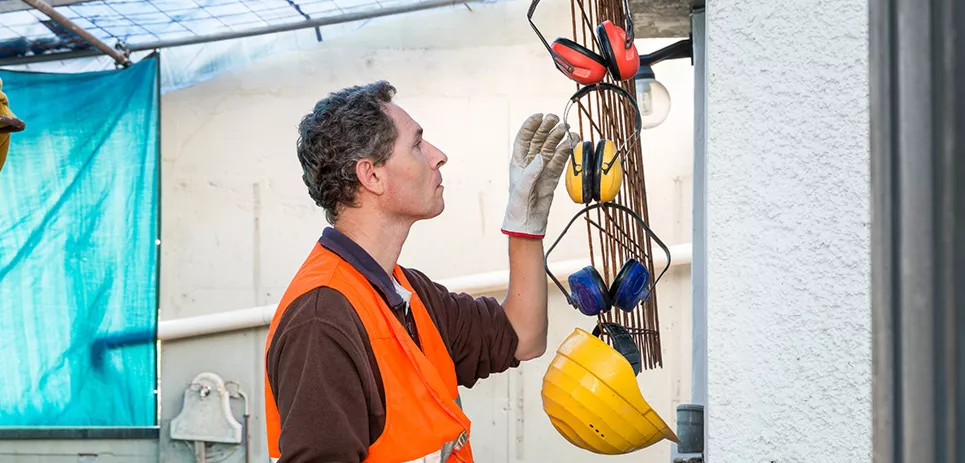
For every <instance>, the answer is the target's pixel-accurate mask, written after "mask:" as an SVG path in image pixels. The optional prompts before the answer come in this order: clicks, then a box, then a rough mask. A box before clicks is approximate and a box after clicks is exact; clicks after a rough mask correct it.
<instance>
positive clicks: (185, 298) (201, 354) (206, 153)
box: [160, 0, 693, 462]
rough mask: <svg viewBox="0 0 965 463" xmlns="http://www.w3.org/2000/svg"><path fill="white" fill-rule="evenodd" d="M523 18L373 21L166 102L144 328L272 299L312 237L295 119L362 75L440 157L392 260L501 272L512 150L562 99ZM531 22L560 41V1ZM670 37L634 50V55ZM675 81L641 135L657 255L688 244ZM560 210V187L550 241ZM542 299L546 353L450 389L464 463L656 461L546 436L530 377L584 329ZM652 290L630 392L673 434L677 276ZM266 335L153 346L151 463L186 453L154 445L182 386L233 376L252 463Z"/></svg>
mask: <svg viewBox="0 0 965 463" xmlns="http://www.w3.org/2000/svg"><path fill="white" fill-rule="evenodd" d="M528 6H529V2H526V1H524V0H523V1H520V0H517V1H511V2H505V3H499V4H492V5H472V11H470V10H468V9H467V8H465V7H463V6H461V5H460V6H458V7H453V8H445V9H440V10H436V11H428V12H422V13H412V14H407V15H404V16H398V17H395V18H386V19H383V20H379V21H373V22H372V23H370V24H369V25H368V26H366V27H365V28H363V29H362V30H361V31H360V32H359V33H357V34H356V35H354V36H352V37H349V38H343V39H339V40H333V41H330V42H325V43H321V44H318V45H317V47H314V48H311V49H308V50H301V51H295V52H291V53H286V54H279V55H276V56H273V57H271V58H269V59H265V60H262V61H260V62H257V63H255V64H253V65H251V66H248V67H246V68H244V69H240V70H237V71H234V72H229V73H226V74H224V75H221V76H219V77H217V78H214V79H212V80H210V81H208V82H205V83H202V84H200V85H197V86H194V87H191V88H188V89H184V90H181V91H177V92H172V93H170V94H168V95H165V96H164V98H163V99H162V103H163V111H162V117H163V119H162V124H163V125H162V151H163V164H162V168H163V171H162V181H163V191H162V244H161V247H162V263H161V272H162V275H161V319H162V320H170V319H176V318H182V317H190V316H197V315H204V314H210V313H216V312H222V311H226V310H232V309H240V308H247V307H252V306H258V305H264V304H271V303H275V302H277V300H278V298H279V297H280V296H281V293H282V292H283V291H284V289H285V288H286V286H287V284H288V282H289V280H290V278H291V277H292V275H293V274H294V272H295V271H296V270H297V268H298V265H299V264H300V263H301V262H302V261H303V259H304V258H305V255H306V253H307V252H308V251H309V250H310V248H311V247H312V246H313V244H314V242H315V240H316V239H317V237H318V235H319V233H320V231H321V229H322V228H323V227H324V226H325V225H326V224H325V221H324V214H323V212H322V211H321V210H320V209H318V208H317V207H316V206H315V205H314V204H313V203H312V201H311V199H310V198H309V197H308V194H307V192H306V188H305V186H304V185H303V184H302V181H301V178H300V177H301V170H300V167H299V165H298V162H297V159H296V157H295V153H294V145H295V139H296V127H297V124H298V121H299V119H300V118H301V117H302V116H303V115H304V114H305V113H307V112H308V111H310V110H311V108H312V106H313V105H314V103H315V101H316V100H318V99H319V98H321V97H323V96H325V95H326V94H327V93H328V92H331V91H334V90H337V89H339V88H342V87H345V86H348V85H353V84H359V83H367V82H371V81H374V80H378V79H386V80H389V81H390V82H391V83H393V84H394V85H396V86H397V88H398V89H399V94H398V96H397V99H396V101H397V102H398V103H399V104H400V105H401V106H403V107H404V108H406V109H407V110H408V111H409V112H410V114H412V116H413V117H414V118H415V119H416V120H417V121H419V122H420V123H421V124H422V126H423V127H424V128H425V130H426V135H425V136H426V138H427V139H428V140H430V141H432V142H433V143H434V144H435V145H436V146H438V147H440V148H441V149H442V150H444V151H445V152H446V153H447V154H448V156H449V162H448V164H447V165H446V166H445V167H444V168H443V176H444V179H445V183H446V185H447V186H446V211H445V212H444V213H443V214H442V215H441V216H440V217H438V218H436V219H433V220H431V221H427V222H422V223H419V224H417V225H416V226H415V227H414V228H413V230H412V233H411V235H410V237H409V241H408V242H407V244H406V247H405V248H404V250H403V253H402V256H401V262H400V263H401V264H402V265H407V266H411V267H415V268H420V269H422V270H423V271H425V272H426V273H427V274H428V275H429V276H430V277H432V278H435V279H442V278H449V277H455V276H461V275H469V274H474V273H478V272H486V271H493V270H503V269H506V268H507V264H508V260H507V254H506V237H505V236H504V235H502V234H501V233H500V231H499V227H500V223H501V221H502V217H503V212H504V208H505V203H506V199H507V183H508V173H507V163H508V160H509V156H510V150H511V146H512V142H513V138H514V137H515V134H516V131H517V129H518V127H519V125H520V124H521V123H522V122H523V120H524V119H525V118H526V117H527V116H528V115H530V114H531V113H534V112H554V113H556V114H558V115H561V114H562V111H563V109H564V105H565V103H566V99H567V98H568V97H569V96H570V95H571V94H572V93H573V92H574V91H575V85H574V84H573V83H572V82H571V81H569V80H567V79H566V78H565V77H564V76H563V75H562V74H560V73H559V72H558V71H557V70H556V69H555V68H554V67H553V64H552V61H551V60H550V58H549V56H548V54H547V53H546V50H545V49H544V48H543V47H542V45H541V44H540V43H539V41H538V39H537V37H536V35H535V34H534V33H533V31H532V29H531V28H530V26H529V24H528V22H527V21H526V9H527V7H528ZM535 20H536V21H537V24H538V25H540V26H541V27H543V28H544V29H543V32H544V34H546V36H547V37H548V39H549V40H552V38H553V37H555V36H556V35H560V34H567V33H568V31H570V27H571V26H570V12H569V3H568V2H544V3H541V5H540V9H539V10H538V11H537V15H536V18H535ZM671 42H672V41H671V40H661V41H643V40H642V41H640V47H641V52H643V51H645V50H650V51H652V50H655V49H657V48H659V47H661V46H663V45H666V44H668V43H671ZM692 69H693V68H692V67H691V65H690V62H689V61H688V60H679V61H673V62H667V63H664V64H660V65H658V67H657V69H656V71H657V74H658V77H659V78H660V79H661V81H663V82H664V84H665V85H666V86H667V87H668V89H669V90H670V92H671V94H672V96H673V98H674V100H673V101H674V107H673V109H672V110H671V114H670V116H669V118H668V120H667V121H666V122H665V123H664V125H662V126H660V127H658V128H656V129H653V130H651V131H648V132H645V134H644V149H645V154H644V159H645V163H646V164H645V165H646V176H647V177H646V181H647V193H648V198H649V207H650V219H651V222H652V226H653V228H654V229H655V230H656V232H657V233H658V234H659V235H660V236H661V238H662V239H663V240H664V242H666V243H667V244H678V243H687V242H689V241H690V207H691V206H690V195H691V184H690V182H691V179H690V172H691V170H692V146H693V145H692V135H691V134H692V120H693V114H692V106H693V91H692V81H693V77H692ZM571 118H572V119H573V120H574V121H575V115H574V114H571ZM577 209H578V206H577V205H575V204H573V203H572V202H571V201H570V200H569V198H568V197H567V195H566V192H565V189H564V188H563V186H562V184H561V185H560V188H559V189H558V190H557V195H556V200H555V201H554V207H553V212H552V216H551V220H550V223H549V229H548V233H549V237H550V238H551V239H552V238H555V233H558V232H559V231H560V230H561V229H562V227H563V226H564V225H565V223H566V222H567V221H568V220H569V219H570V217H571V215H572V213H573V212H574V211H576V210H577ZM582 228H584V227H578V226H574V227H573V229H571V231H570V233H569V235H568V236H567V238H566V239H565V240H564V243H567V245H566V246H563V245H561V247H559V248H557V250H555V251H554V253H553V255H552V258H553V260H566V259H574V258H582V257H586V255H587V250H586V244H585V243H586V238H585V235H583V234H582V233H580V229H582ZM467 245H468V246H467ZM547 246H548V243H547ZM460 248H461V249H460ZM550 291H551V292H550V296H551V300H550V305H551V307H550V334H549V336H550V338H549V343H550V352H548V353H547V355H545V356H544V357H543V358H541V359H538V360H534V361H531V362H527V363H525V364H524V365H523V366H522V367H521V368H519V369H517V370H514V371H510V372H507V373H504V374H500V375H494V376H493V377H491V378H489V379H487V380H484V381H482V382H480V383H479V384H478V385H477V386H476V387H474V388H473V389H472V390H470V391H464V392H465V394H466V395H465V400H464V404H465V405H466V407H467V409H468V411H469V415H470V418H472V419H473V422H474V441H473V442H474V449H475V452H476V455H477V456H478V458H479V461H486V462H509V461H531V462H544V461H558V462H567V461H668V460H669V455H670V444H669V442H667V441H664V442H662V443H659V444H657V445H654V446H653V447H651V448H648V449H645V450H642V451H640V452H637V453H634V454H631V455H627V456H624V457H619V458H605V457H600V456H595V455H592V454H589V453H587V452H584V451H582V450H580V449H578V448H576V447H573V446H572V445H570V444H569V443H567V442H566V441H565V440H564V439H563V438H562V437H561V436H559V435H558V434H557V433H556V431H555V430H554V429H553V428H552V426H551V425H550V424H549V421H548V419H547V418H546V415H545V414H544V413H543V411H542V406H541V403H540V396H539V390H540V383H541V380H542V376H543V373H544V372H545V370H546V366H547V365H548V363H549V361H550V360H551V359H552V356H553V350H555V348H556V346H558V345H559V343H560V342H561V341H562V340H563V339H564V338H565V337H566V336H567V335H569V334H570V333H571V332H572V330H573V328H574V327H576V326H581V327H584V328H588V327H589V326H591V322H592V320H591V319H589V318H587V317H584V316H582V315H580V314H578V313H576V312H575V311H574V310H573V309H572V308H570V307H569V306H566V305H565V303H564V301H563V299H562V297H560V296H559V294H558V291H557V290H556V288H555V287H554V286H551V287H550ZM658 295H659V299H658V300H659V302H660V321H661V335H662V339H663V359H664V368H663V369H660V370H656V371H648V372H644V373H642V374H641V375H640V376H639V383H640V386H641V390H642V392H643V394H644V396H645V397H646V398H647V399H648V400H649V401H650V403H651V405H652V406H653V407H654V408H655V409H656V410H657V411H658V412H659V413H660V415H661V416H663V417H664V419H666V420H667V421H668V422H670V423H671V426H674V424H673V422H674V419H675V407H676V404H677V403H678V402H680V401H681V400H683V401H685V402H686V401H688V400H689V394H690V392H689V378H690V363H689V361H690V345H689V336H690V325H689V323H690V322H689V320H690V287H689V269H688V268H687V267H686V266H683V267H676V268H674V269H673V270H672V271H671V272H668V274H667V275H666V276H665V277H664V279H662V280H661V286H660V287H658ZM492 296H495V297H497V298H500V299H501V298H502V297H503V295H502V294H492ZM265 334H266V332H265V330H249V331H243V332H237V333H228V334H224V335H220V336H214V337H208V338H197V339H190V340H183V341H176V342H166V343H164V345H163V352H162V359H161V381H162V385H161V387H162V389H161V394H162V408H161V415H162V422H163V424H164V426H165V427H164V428H162V441H161V445H160V446H161V461H171V462H175V461H178V462H180V461H190V458H191V457H192V455H191V454H190V453H189V449H188V448H187V447H186V446H184V445H183V443H172V442H170V441H169V439H167V437H165V436H166V435H167V433H168V432H169V431H168V428H167V423H168V422H169V420H170V419H171V418H172V417H174V416H175V415H176V414H177V413H178V412H179V411H180V408H181V401H182V393H183V389H184V387H186V386H187V384H188V382H189V381H190V380H191V378H193V377H194V376H195V375H196V374H197V373H200V372H202V371H213V372H215V373H218V374H220V375H221V376H222V377H224V379H226V380H234V381H237V382H239V383H240V384H241V385H242V387H243V388H244V390H245V391H246V392H247V393H248V394H249V396H250V397H251V398H252V402H251V404H250V407H251V410H252V417H251V420H252V421H251V429H252V432H253V442H252V451H253V455H255V456H258V457H263V456H264V455H265V453H264V452H265V447H264V431H263V430H264V421H263V419H262V414H263V413H262V410H263V408H264V405H263V401H262V397H263V390H262V375H263V369H262V364H261V358H262V355H263V349H264V336H265ZM234 406H235V407H239V406H240V404H238V403H236V404H235V405H234ZM236 416H238V417H239V418H240V412H238V411H237V410H236ZM239 457H240V453H239V454H236V455H235V456H234V457H232V458H235V459H228V460H226V461H240V460H236V458H239Z"/></svg>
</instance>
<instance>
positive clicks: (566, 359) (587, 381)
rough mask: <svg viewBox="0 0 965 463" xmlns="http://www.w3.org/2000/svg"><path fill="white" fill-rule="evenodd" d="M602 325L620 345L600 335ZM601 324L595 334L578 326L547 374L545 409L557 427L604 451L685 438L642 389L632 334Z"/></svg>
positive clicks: (586, 445)
mask: <svg viewBox="0 0 965 463" xmlns="http://www.w3.org/2000/svg"><path fill="white" fill-rule="evenodd" d="M600 325H602V326H603V328H604V329H606V330H607V332H608V334H610V339H611V340H612V341H613V343H614V346H616V347H617V349H614V348H613V347H610V346H609V345H608V344H607V343H605V342H603V340H601V339H600V338H598V337H597V335H598V333H599V329H600ZM600 325H598V326H597V329H595V330H594V334H590V333H588V332H586V331H584V330H582V329H580V328H576V330H574V331H573V333H572V334H571V335H570V336H569V337H568V338H566V340H565V341H563V343H562V344H560V347H559V348H558V349H557V350H556V357H555V358H554V359H553V361H552V362H551V363H550V366H549V368H548V369H547V370H546V374H545V375H544V376H543V388H542V392H541V395H542V396H543V410H544V411H545V412H546V414H547V415H548V416H549V419H550V422H552V423H553V427H555V428H556V430H557V431H558V432H559V433H560V434H561V435H562V436H563V437H564V438H566V440H568V441H569V442H570V443H572V444H573V445H576V446H577V447H580V448H583V449H585V450H589V451H591V452H594V453H599V454H604V455H620V454H625V453H630V452H634V451H637V450H640V449H642V448H645V447H649V446H651V445H653V444H656V443H657V442H660V441H661V440H663V439H669V440H671V441H673V442H677V443H680V439H679V438H677V435H676V434H675V433H674V432H673V431H672V430H671V429H670V427H669V426H667V423H665V422H664V421H663V419H662V418H660V416H659V415H658V414H657V412H656V411H654V410H653V409H652V408H650V404H648V403H647V401H646V400H645V399H644V398H643V395H642V394H640V388H639V387H638V386H637V373H639V372H640V350H639V349H638V348H637V346H636V344H635V343H634V342H633V339H632V338H631V337H630V335H629V333H627V331H626V330H625V329H624V328H623V327H622V326H620V325H618V324H615V323H601V324H600ZM628 343H629V344H628Z"/></svg>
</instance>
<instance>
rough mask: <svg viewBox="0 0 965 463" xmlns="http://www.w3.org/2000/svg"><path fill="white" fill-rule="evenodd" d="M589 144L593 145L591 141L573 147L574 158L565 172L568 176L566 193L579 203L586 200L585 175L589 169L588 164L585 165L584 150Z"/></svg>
mask: <svg viewBox="0 0 965 463" xmlns="http://www.w3.org/2000/svg"><path fill="white" fill-rule="evenodd" d="M587 145H590V146H592V145H591V144H590V143H589V142H584V143H577V144H576V147H575V148H573V159H572V160H571V162H570V165H568V166H567V167H566V171H565V172H564V174H565V176H566V179H565V180H566V193H567V194H569V195H570V199H572V200H573V201H574V202H575V203H577V204H583V202H584V201H583V192H584V186H583V175H584V172H585V171H586V169H587V166H585V165H583V158H584V156H583V150H584V147H585V146H587ZM591 156H592V155H591ZM577 167H578V168H577ZM587 202H589V201H587Z"/></svg>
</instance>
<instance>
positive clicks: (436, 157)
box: [423, 140, 449, 169]
mask: <svg viewBox="0 0 965 463" xmlns="http://www.w3.org/2000/svg"><path fill="white" fill-rule="evenodd" d="M423 141H424V140H423ZM426 143H428V142H426ZM429 146H430V147H431V150H432V155H431V157H430V162H432V165H433V166H435V168H436V169H438V168H440V167H442V166H443V165H445V164H446V162H447V161H449V157H448V156H446V153H443V152H442V150H441V149H439V148H436V145H433V144H432V143H429Z"/></svg>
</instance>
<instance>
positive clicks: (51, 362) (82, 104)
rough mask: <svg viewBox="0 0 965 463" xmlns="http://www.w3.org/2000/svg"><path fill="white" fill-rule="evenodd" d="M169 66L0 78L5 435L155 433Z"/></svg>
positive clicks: (0, 380) (0, 408)
mask: <svg viewBox="0 0 965 463" xmlns="http://www.w3.org/2000/svg"><path fill="white" fill-rule="evenodd" d="M158 64H159V63H158V59H157V58H156V56H151V57H148V58H146V59H144V60H142V61H140V62H138V63H136V64H134V65H133V66H131V67H129V68H127V69H121V70H112V71H102V72H91V73H81V74H44V73H31V72H10V71H0V79H2V80H3V89H4V91H5V92H6V93H7V95H8V96H9V99H10V104H11V108H13V109H14V111H15V113H16V114H17V116H19V117H20V119H22V120H24V122H26V125H27V128H26V130H24V131H23V132H19V133H15V134H13V136H12V141H11V145H10V152H9V156H8V159H7V163H6V165H5V166H4V169H3V171H2V172H0V353H2V354H0V426H13V427H38V426H40V427H50V426H58V427H60V426H66V427H89V426H111V427H118V426H119V427H136V426H155V425H156V403H157V401H156V394H155V390H156V383H157V360H156V358H157V357H156V344H155V342H154V339H155V333H156V327H157V304H158V299H157V265H158V245H157V242H156V241H157V239H158V210H159V209H158V194H159V193H158V186H159V179H158V176H159V170H158V169H159V166H158V163H159V152H160V149H159V106H160V101H159V97H158V95H159V79H158Z"/></svg>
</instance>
